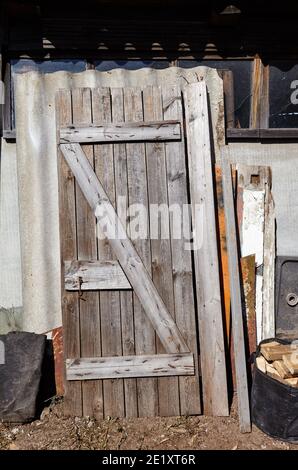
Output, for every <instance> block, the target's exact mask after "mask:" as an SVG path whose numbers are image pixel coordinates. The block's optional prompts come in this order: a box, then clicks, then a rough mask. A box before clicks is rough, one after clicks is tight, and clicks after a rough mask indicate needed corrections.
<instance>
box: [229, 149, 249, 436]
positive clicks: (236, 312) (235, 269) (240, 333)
mask: <svg viewBox="0 0 298 470" xmlns="http://www.w3.org/2000/svg"><path fill="white" fill-rule="evenodd" d="M222 178H223V194H224V205H225V216H226V227H227V232H226V237H227V249H228V259H229V274H230V291H231V307H232V331H233V340H234V357H235V369H236V383H237V400H238V412H239V422H240V431H241V432H250V430H251V422H250V408H249V397H248V384H247V365H246V357H245V344H244V329H243V306H242V299H241V287H240V274H239V256H238V246H237V243H238V242H237V232H236V221H235V207H234V196H233V186H232V175H231V166H230V164H229V162H228V161H227V160H226V159H224V158H223V159H222Z"/></svg>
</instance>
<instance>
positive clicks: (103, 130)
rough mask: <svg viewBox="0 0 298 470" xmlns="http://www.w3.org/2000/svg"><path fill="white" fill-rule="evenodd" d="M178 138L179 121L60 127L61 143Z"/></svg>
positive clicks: (179, 130) (179, 133)
mask: <svg viewBox="0 0 298 470" xmlns="http://www.w3.org/2000/svg"><path fill="white" fill-rule="evenodd" d="M179 139H181V126H180V122H179V121H155V122H148V121H147V122H143V121H142V122H119V123H113V124H106V125H105V126H95V125H92V126H86V127H79V126H69V127H65V128H61V129H60V143H61V144H67V143H70V142H72V143H92V142H93V143H95V142H106V143H107V142H111V143H113V142H127V141H128V142H129V141H131V142H137V141H141V142H144V141H146V140H151V141H156V140H179Z"/></svg>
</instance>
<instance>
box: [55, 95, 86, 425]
mask: <svg viewBox="0 0 298 470" xmlns="http://www.w3.org/2000/svg"><path fill="white" fill-rule="evenodd" d="M56 113H57V123H58V124H62V125H63V124H68V123H69V122H71V114H72V113H71V94H70V92H69V91H63V92H62V91H60V92H59V93H58V94H57V99H56ZM58 177H59V219H60V224H59V227H60V250H61V273H63V270H64V266H63V259H67V258H68V259H74V258H77V236H76V209H75V207H76V203H75V180H74V177H73V175H72V173H71V171H70V170H69V167H68V165H67V162H66V161H65V160H64V158H62V154H61V153H60V152H59V149H58ZM61 304H62V322H63V345H64V356H65V357H70V358H72V357H73V358H75V357H79V356H80V352H81V348H80V311H79V302H78V294H77V293H72V292H66V291H65V290H64V276H63V274H62V275H61ZM64 413H65V414H66V415H70V416H82V413H83V409H82V384H81V382H72V383H68V382H66V383H65V400H64Z"/></svg>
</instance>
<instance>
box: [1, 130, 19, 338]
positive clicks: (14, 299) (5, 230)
mask: <svg viewBox="0 0 298 470" xmlns="http://www.w3.org/2000/svg"><path fill="white" fill-rule="evenodd" d="M0 168H1V171H0V241H1V243H0V266H1V270H0V332H1V333H7V332H8V331H10V330H12V329H21V328H22V315H21V313H22V280H21V258H20V233H19V224H18V220H19V203H18V191H17V159H16V146H15V144H10V143H7V142H6V141H5V140H3V139H2V141H1V160H0Z"/></svg>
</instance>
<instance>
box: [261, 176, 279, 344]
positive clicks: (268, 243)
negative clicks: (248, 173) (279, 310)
mask: <svg viewBox="0 0 298 470" xmlns="http://www.w3.org/2000/svg"><path fill="white" fill-rule="evenodd" d="M275 252H276V240H275V210H274V201H273V197H272V193H271V172H270V168H268V169H267V184H266V186H265V218H264V272H263V322H262V340H263V339H268V338H274V336H275Z"/></svg>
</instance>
